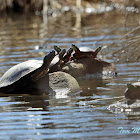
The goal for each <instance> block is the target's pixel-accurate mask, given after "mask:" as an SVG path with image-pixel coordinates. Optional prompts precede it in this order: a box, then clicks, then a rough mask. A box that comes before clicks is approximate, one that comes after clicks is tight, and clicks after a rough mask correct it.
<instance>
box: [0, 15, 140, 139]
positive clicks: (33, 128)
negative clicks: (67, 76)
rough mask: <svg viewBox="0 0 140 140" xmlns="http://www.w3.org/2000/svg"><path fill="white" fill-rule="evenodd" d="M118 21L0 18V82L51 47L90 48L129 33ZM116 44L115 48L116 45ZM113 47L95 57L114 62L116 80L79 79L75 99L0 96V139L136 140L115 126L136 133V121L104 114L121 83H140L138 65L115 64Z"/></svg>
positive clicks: (121, 91)
mask: <svg viewBox="0 0 140 140" xmlns="http://www.w3.org/2000/svg"><path fill="white" fill-rule="evenodd" d="M64 16H65V18H64ZM133 18H134V17H133ZM123 19H124V17H123V16H118V15H117V16H114V15H109V14H105V15H88V16H85V15H84V16H83V17H80V15H76V16H71V15H69V14H67V15H62V16H59V17H49V18H48V21H45V20H44V21H43V20H42V17H38V16H35V17H32V16H26V17H24V16H17V15H16V16H15V17H12V18H9V17H1V18H0V23H1V26H0V77H1V76H2V75H3V74H4V72H5V71H6V70H8V69H9V68H10V67H11V66H14V65H15V64H18V63H20V62H23V61H26V60H28V59H42V58H43V56H44V55H45V54H46V53H48V52H49V51H50V50H51V49H52V48H53V47H52V46H53V45H54V44H55V45H59V46H60V47H62V48H69V47H70V46H71V44H72V43H75V44H77V45H78V46H83V47H84V46H87V47H91V48H94V49H95V48H96V47H98V46H100V45H110V44H112V43H113V42H114V41H116V40H117V39H119V38H120V37H121V36H122V35H124V34H125V33H126V32H127V31H130V30H131V28H125V27H124V23H123ZM118 44H119V45H120V47H121V41H120V42H118ZM119 45H118V46H116V47H115V45H114V46H112V47H111V46H110V47H109V49H108V48H106V49H104V50H103V51H101V53H100V54H99V57H101V58H103V59H106V60H107V61H109V62H114V63H115V65H116V68H117V72H118V77H116V78H113V79H106V80H101V79H86V78H85V79H82V80H80V81H79V83H80V86H81V89H82V90H83V92H81V93H80V95H75V96H72V97H67V98H56V97H55V96H54V97H50V96H47V95H46V96H43V95H42V96H41V95H40V96H35V95H13V96H7V95H1V97H0V139H63V138H64V139H67V138H69V139H72V138H78V139H118V138H120V139H132V138H133V139H139V133H138V134H136V133H133V132H132V131H131V132H130V133H121V132H120V130H119V127H123V128H124V129H128V130H132V129H133V128H135V127H137V128H140V122H139V117H136V116H135V118H133V117H128V116H126V115H125V114H124V113H118V114H117V113H116V114H115V113H113V112H112V111H110V110H108V109H107V108H108V106H109V105H110V104H112V103H114V102H117V101H118V100H120V99H121V96H123V95H124V91H125V89H126V84H127V83H129V82H135V81H138V79H140V74H139V72H140V62H131V63H130V62H129V63H126V62H124V61H123V62H121V61H118V62H117V60H119V58H117V56H116V57H113V56H112V55H111V52H112V51H115V50H117V49H119ZM122 55H123V54H122ZM95 99H100V100H95Z"/></svg>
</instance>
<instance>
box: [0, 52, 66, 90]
mask: <svg viewBox="0 0 140 140" xmlns="http://www.w3.org/2000/svg"><path fill="white" fill-rule="evenodd" d="M64 52H65V51H63V53H64ZM63 53H62V56H63ZM55 57H56V55H55V51H51V52H50V53H49V54H47V55H46V56H45V57H44V59H43V61H42V60H28V61H25V62H22V63H20V64H17V65H15V66H13V67H12V68H10V69H9V70H8V71H7V72H6V73H5V74H4V75H3V77H2V78H1V80H0V91H1V92H6V93H13V92H14V93H17V92H18V93H22V92H25V91H34V90H35V91H36V90H37V89H36V83H37V81H38V80H40V79H41V78H42V77H44V76H45V75H46V74H47V73H48V72H49V69H51V68H52V67H57V65H59V59H57V60H56V58H55ZM54 58H55V61H54V62H52V60H54Z"/></svg>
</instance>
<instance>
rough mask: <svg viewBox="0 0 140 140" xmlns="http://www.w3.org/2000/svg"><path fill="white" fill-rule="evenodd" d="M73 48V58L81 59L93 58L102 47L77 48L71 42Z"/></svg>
mask: <svg viewBox="0 0 140 140" xmlns="http://www.w3.org/2000/svg"><path fill="white" fill-rule="evenodd" d="M72 47H73V50H74V51H75V53H74V54H73V58H74V59H81V58H89V57H91V58H95V57H96V56H97V54H98V53H99V51H100V50H101V49H102V47H98V48H97V49H96V50H93V49H91V48H88V47H80V48H78V47H77V46H75V45H74V44H72Z"/></svg>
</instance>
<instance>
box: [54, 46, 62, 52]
mask: <svg viewBox="0 0 140 140" xmlns="http://www.w3.org/2000/svg"><path fill="white" fill-rule="evenodd" d="M54 50H55V51H56V52H57V54H59V53H60V52H61V48H59V47H58V46H56V45H54Z"/></svg>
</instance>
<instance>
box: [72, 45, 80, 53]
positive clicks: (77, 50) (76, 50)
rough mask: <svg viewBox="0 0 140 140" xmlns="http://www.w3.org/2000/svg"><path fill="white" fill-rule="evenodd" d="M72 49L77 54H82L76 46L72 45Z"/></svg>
mask: <svg viewBox="0 0 140 140" xmlns="http://www.w3.org/2000/svg"><path fill="white" fill-rule="evenodd" d="M72 48H73V50H74V51H75V52H80V50H79V48H78V47H77V46H76V45H74V44H72Z"/></svg>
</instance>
